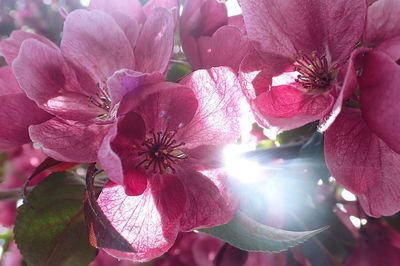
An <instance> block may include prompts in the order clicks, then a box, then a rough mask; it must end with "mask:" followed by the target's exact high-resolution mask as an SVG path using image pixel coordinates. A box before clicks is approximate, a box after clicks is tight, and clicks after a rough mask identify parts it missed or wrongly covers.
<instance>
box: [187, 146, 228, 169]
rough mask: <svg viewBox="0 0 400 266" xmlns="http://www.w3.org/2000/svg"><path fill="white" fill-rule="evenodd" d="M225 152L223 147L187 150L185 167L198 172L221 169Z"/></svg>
mask: <svg viewBox="0 0 400 266" xmlns="http://www.w3.org/2000/svg"><path fill="white" fill-rule="evenodd" d="M223 150H224V147H223V146H214V145H201V146H197V147H196V148H194V149H188V150H185V153H187V155H188V158H187V160H186V162H185V165H186V166H188V165H190V168H192V169H195V170H198V171H202V170H208V169H214V168H220V167H222V166H223V162H224V157H223Z"/></svg>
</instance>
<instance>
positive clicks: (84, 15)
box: [61, 10, 135, 82]
mask: <svg viewBox="0 0 400 266" xmlns="http://www.w3.org/2000/svg"><path fill="white" fill-rule="evenodd" d="M61 50H62V53H63V55H64V56H65V57H66V58H67V59H68V60H69V61H70V62H71V63H72V64H74V65H75V66H77V67H78V68H81V69H83V70H84V71H86V72H87V73H89V74H90V76H91V77H92V79H93V80H95V81H96V82H104V81H106V80H107V78H108V77H109V76H111V75H112V74H113V73H114V72H115V71H116V70H119V69H121V68H133V67H134V65H135V62H134V60H135V59H134V55H133V51H132V49H131V46H130V43H129V41H128V39H127V37H126V36H125V33H124V32H123V31H122V29H121V28H120V27H119V25H118V24H117V23H116V22H115V20H114V19H113V18H112V17H111V16H110V15H108V14H106V13H104V12H101V11H96V10H95V11H85V10H75V11H73V12H71V13H70V14H69V15H68V16H67V18H66V20H65V24H64V33H63V38H62V41H61Z"/></svg>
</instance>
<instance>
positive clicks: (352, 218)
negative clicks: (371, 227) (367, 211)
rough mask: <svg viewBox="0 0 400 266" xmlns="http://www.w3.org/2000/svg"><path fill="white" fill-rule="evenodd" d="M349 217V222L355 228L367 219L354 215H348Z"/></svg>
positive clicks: (365, 222)
mask: <svg viewBox="0 0 400 266" xmlns="http://www.w3.org/2000/svg"><path fill="white" fill-rule="evenodd" d="M349 219H350V222H351V223H352V224H353V225H354V226H355V227H356V228H360V227H361V225H366V224H367V220H366V219H364V218H362V219H360V218H358V217H355V216H350V217H349Z"/></svg>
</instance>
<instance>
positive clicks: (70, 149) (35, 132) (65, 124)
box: [29, 118, 109, 163]
mask: <svg viewBox="0 0 400 266" xmlns="http://www.w3.org/2000/svg"><path fill="white" fill-rule="evenodd" d="M108 129H109V125H96V124H85V123H80V122H74V121H67V120H61V119H58V118H53V119H51V120H49V121H47V122H45V123H42V124H40V125H35V126H31V127H30V128H29V135H30V137H31V139H32V141H33V142H34V143H36V144H38V145H40V147H42V149H43V151H44V152H45V153H46V154H47V155H49V156H50V157H52V158H54V159H56V160H59V161H65V162H79V163H90V162H95V161H96V160H97V151H98V150H99V147H100V144H101V141H102V140H103V137H104V136H105V134H106V133H107V130H108Z"/></svg>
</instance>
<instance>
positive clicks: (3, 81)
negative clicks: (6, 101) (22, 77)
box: [0, 66, 22, 96]
mask: <svg viewBox="0 0 400 266" xmlns="http://www.w3.org/2000/svg"><path fill="white" fill-rule="evenodd" d="M19 92H22V91H21V89H20V87H19V85H18V82H17V80H16V79H15V76H14V74H13V71H12V69H11V67H9V66H4V67H0V96H2V95H7V94H14V93H19Z"/></svg>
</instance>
